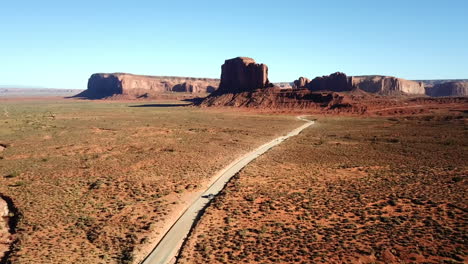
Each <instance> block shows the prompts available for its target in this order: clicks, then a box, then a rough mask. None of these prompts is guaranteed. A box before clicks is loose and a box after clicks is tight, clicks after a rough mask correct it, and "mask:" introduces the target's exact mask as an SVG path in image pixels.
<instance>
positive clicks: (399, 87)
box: [350, 75, 425, 95]
mask: <svg viewBox="0 0 468 264" xmlns="http://www.w3.org/2000/svg"><path fill="white" fill-rule="evenodd" d="M350 83H351V85H352V86H353V88H358V89H361V90H363V91H366V92H369V93H379V94H394V93H401V94H421V95H422V94H425V89H424V84H423V83H422V82H415V81H409V80H405V79H402V78H396V77H392V76H378V75H375V76H353V77H351V81H350Z"/></svg>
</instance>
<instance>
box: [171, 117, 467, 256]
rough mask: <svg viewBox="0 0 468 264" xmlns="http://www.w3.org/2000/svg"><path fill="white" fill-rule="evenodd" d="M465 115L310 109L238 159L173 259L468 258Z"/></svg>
mask: <svg viewBox="0 0 468 264" xmlns="http://www.w3.org/2000/svg"><path fill="white" fill-rule="evenodd" d="M467 139H468V137H467V123H466V114H449V115H430V116H411V117H395V118H332V117H330V118H319V120H318V123H317V125H316V126H313V127H311V128H309V129H307V130H306V131H304V132H303V133H302V134H301V135H299V136H298V137H296V138H292V139H290V140H288V141H287V142H285V143H284V144H282V145H280V146H278V147H277V148H275V149H273V150H271V151H270V152H269V153H267V154H265V155H264V156H262V157H260V158H259V159H257V160H256V161H254V162H253V163H252V164H250V165H249V166H247V167H246V168H245V169H244V170H243V171H242V172H241V173H239V175H237V176H236V178H235V179H234V180H232V181H231V182H230V183H229V184H228V186H227V188H226V189H225V190H224V191H223V193H222V194H221V196H219V197H218V198H216V199H215V201H214V202H213V204H212V206H211V207H210V208H209V209H208V210H207V211H206V213H205V215H204V216H203V217H202V219H201V221H200V222H199V223H198V224H197V226H196V228H195V229H194V230H193V232H192V235H191V237H190V238H189V240H188V242H187V243H186V245H185V247H184V249H183V250H182V253H181V256H180V259H179V263H466V261H467V256H468V247H467V243H466V241H467V239H468V237H467V234H466V228H467V224H468V214H467V210H468V208H467V193H468V185H467V176H466V175H467V172H468V168H467V162H466V161H467V160H466V157H467V146H468V141H467Z"/></svg>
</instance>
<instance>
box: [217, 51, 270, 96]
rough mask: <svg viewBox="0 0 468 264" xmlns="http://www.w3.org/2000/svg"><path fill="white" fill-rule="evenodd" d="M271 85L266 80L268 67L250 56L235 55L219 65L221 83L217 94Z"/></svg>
mask: <svg viewBox="0 0 468 264" xmlns="http://www.w3.org/2000/svg"><path fill="white" fill-rule="evenodd" d="M271 86H273V85H272V84H271V83H270V81H269V80H268V67H267V66H266V65H265V64H258V63H256V62H255V60H254V59H252V58H247V57H237V58H234V59H230V60H226V61H225V62H224V64H223V65H222V66H221V83H220V85H219V89H218V91H217V92H216V93H217V94H223V93H238V92H245V91H252V90H255V89H258V88H266V87H271Z"/></svg>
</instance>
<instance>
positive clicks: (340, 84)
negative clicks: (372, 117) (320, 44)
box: [295, 72, 425, 94]
mask: <svg viewBox="0 0 468 264" xmlns="http://www.w3.org/2000/svg"><path fill="white" fill-rule="evenodd" d="M295 84H296V86H297V87H298V88H308V89H310V90H312V91H333V92H345V91H351V90H354V89H360V90H363V91H365V92H369V93H377V94H424V93H425V90H424V84H423V83H422V82H415V81H408V80H405V79H401V78H396V77H392V76H377V75H375V76H352V77H349V76H346V74H344V73H342V72H336V73H333V74H330V75H327V76H321V77H316V78H314V79H313V80H312V81H310V82H309V81H308V79H307V78H303V77H301V78H299V79H298V80H296V81H295Z"/></svg>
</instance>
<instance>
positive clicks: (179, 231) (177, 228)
mask: <svg viewBox="0 0 468 264" xmlns="http://www.w3.org/2000/svg"><path fill="white" fill-rule="evenodd" d="M298 119H300V120H303V121H306V122H307V123H305V124H303V125H302V126H300V127H298V128H296V129H294V130H293V131H291V132H289V133H288V134H287V135H285V136H281V137H278V138H276V139H274V140H272V141H270V142H268V143H266V144H264V145H262V146H260V147H258V148H257V149H255V150H254V151H252V152H250V153H247V154H246V155H244V156H242V157H241V158H239V159H237V160H236V161H234V162H232V163H231V164H229V165H228V166H227V167H226V168H224V169H223V170H222V171H220V172H219V173H218V174H217V175H216V176H215V178H216V179H217V180H216V181H215V182H214V183H213V184H212V185H211V186H210V187H209V188H208V189H206V190H205V191H204V192H200V194H199V195H198V196H197V198H196V199H195V201H194V202H193V203H192V205H191V206H190V207H189V208H188V209H187V210H185V211H184V212H183V213H182V215H181V216H180V217H179V218H178V219H177V221H176V222H175V223H174V224H173V225H172V227H171V228H170V229H169V231H168V232H167V233H166V234H165V235H164V237H163V238H162V239H161V241H159V243H158V244H157V246H156V247H155V248H154V250H153V251H152V252H151V253H150V255H149V256H148V257H147V258H146V259H145V260H144V261H143V263H144V264H156V263H157V264H165V263H168V262H171V261H173V260H174V258H175V256H176V255H177V252H178V251H179V249H180V247H181V245H182V243H183V241H184V239H185V238H186V236H187V235H188V233H189V232H190V229H191V228H192V226H193V225H194V224H195V222H196V221H197V220H198V218H199V217H200V215H201V214H202V213H203V210H204V208H206V206H207V205H208V203H209V201H210V200H211V199H212V198H213V197H214V196H216V195H217V194H218V193H219V192H220V191H221V190H222V189H223V188H224V186H225V185H226V184H227V183H228V181H229V180H230V179H231V177H233V176H234V175H235V174H236V173H237V172H239V171H240V170H241V169H242V168H244V167H245V166H246V165H247V164H249V163H250V162H251V161H253V160H255V159H256V158H257V157H258V156H260V155H262V154H263V153H265V152H267V151H268V150H269V149H271V148H273V147H274V146H277V145H279V144H281V143H282V142H283V141H285V140H286V139H288V138H290V137H293V136H296V135H298V134H299V133H300V132H301V131H302V130H304V129H306V128H307V127H309V126H311V125H312V124H314V121H311V120H307V119H305V118H303V117H301V116H299V117H298Z"/></svg>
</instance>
